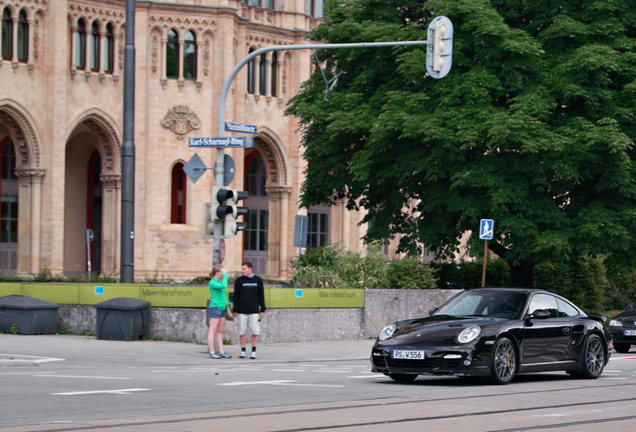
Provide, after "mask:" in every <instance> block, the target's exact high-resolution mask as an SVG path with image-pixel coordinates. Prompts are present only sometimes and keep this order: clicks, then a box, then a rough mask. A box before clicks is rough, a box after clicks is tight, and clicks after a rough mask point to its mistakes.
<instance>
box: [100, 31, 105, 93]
mask: <svg viewBox="0 0 636 432" xmlns="http://www.w3.org/2000/svg"><path fill="white" fill-rule="evenodd" d="M104 39H106V32H103V31H100V32H99V56H100V59H99V80H100V81H104V78H106V73H105V72H104V54H106V53H104Z"/></svg>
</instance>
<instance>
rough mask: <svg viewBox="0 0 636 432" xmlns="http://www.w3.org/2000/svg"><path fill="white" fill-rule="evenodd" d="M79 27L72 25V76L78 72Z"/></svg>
mask: <svg viewBox="0 0 636 432" xmlns="http://www.w3.org/2000/svg"><path fill="white" fill-rule="evenodd" d="M76 39H77V27H75V26H73V27H71V76H73V77H74V76H75V74H76V73H77V64H76V61H77V59H76V57H77V40H76Z"/></svg>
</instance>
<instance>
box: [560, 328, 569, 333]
mask: <svg viewBox="0 0 636 432" xmlns="http://www.w3.org/2000/svg"><path fill="white" fill-rule="evenodd" d="M561 331H562V332H563V334H564V335H569V334H570V327H563V328H562V329H561Z"/></svg>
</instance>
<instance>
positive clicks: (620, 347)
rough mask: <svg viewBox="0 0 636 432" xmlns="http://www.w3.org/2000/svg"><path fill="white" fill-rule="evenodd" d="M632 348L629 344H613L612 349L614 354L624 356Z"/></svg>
mask: <svg viewBox="0 0 636 432" xmlns="http://www.w3.org/2000/svg"><path fill="white" fill-rule="evenodd" d="M631 347H632V345H631V344H628V343H616V342H614V349H615V350H616V352H618V353H621V354H625V353H627V352H629V349H630V348H631Z"/></svg>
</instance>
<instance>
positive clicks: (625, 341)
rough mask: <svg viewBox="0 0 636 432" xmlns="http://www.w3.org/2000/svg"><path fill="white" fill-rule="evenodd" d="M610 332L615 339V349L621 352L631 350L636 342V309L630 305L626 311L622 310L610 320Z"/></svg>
mask: <svg viewBox="0 0 636 432" xmlns="http://www.w3.org/2000/svg"><path fill="white" fill-rule="evenodd" d="M609 332H610V333H611V335H612V338H613V340H614V349H615V350H616V352H619V353H626V352H629V349H630V348H631V346H632V345H634V344H636V309H634V308H633V306H632V305H628V309H627V310H626V311H625V312H621V313H619V314H618V315H616V316H615V317H614V318H612V319H611V320H610V322H609Z"/></svg>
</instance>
